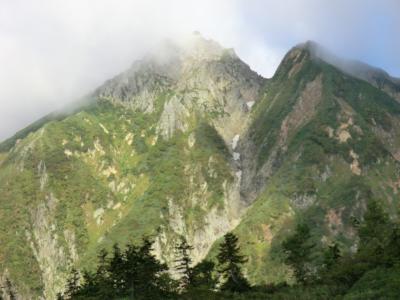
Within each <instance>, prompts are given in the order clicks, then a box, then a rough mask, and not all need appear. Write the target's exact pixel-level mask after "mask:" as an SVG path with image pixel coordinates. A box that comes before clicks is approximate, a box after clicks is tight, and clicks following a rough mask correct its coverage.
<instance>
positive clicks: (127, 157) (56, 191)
mask: <svg viewBox="0 0 400 300" xmlns="http://www.w3.org/2000/svg"><path fill="white" fill-rule="evenodd" d="M166 96H167V95H166V94H160V96H159V98H158V99H157V101H156V103H157V107H156V110H155V112H154V113H152V114H142V113H138V112H133V111H130V110H127V109H125V108H123V107H119V106H113V105H111V104H110V103H109V102H108V101H99V102H98V103H97V104H92V105H91V106H88V107H86V108H85V109H83V110H82V111H80V112H79V113H76V114H74V115H72V116H69V117H67V118H65V119H63V120H53V121H50V122H48V123H46V125H44V127H42V129H40V130H39V131H36V132H32V133H30V134H28V135H27V137H26V138H25V139H23V140H22V141H21V142H20V143H18V145H17V146H16V147H15V148H12V150H11V151H10V152H9V153H8V154H2V156H1V160H2V161H3V162H2V165H1V169H0V194H1V195H2V199H1V201H0V214H1V216H0V218H1V220H2V222H0V240H1V241H2V247H1V249H0V267H1V269H5V268H7V269H8V270H9V271H10V275H11V279H18V282H21V283H22V284H21V285H22V286H24V287H25V288H26V289H27V290H29V292H27V293H32V294H34V293H37V294H40V290H41V289H42V287H43V286H42V283H41V280H40V271H39V265H38V263H37V262H36V259H35V257H34V256H33V253H32V251H31V249H30V248H29V247H27V246H26V245H27V241H26V235H27V232H32V230H33V228H32V227H33V226H32V223H33V222H34V219H35V217H34V212H35V211H36V210H37V207H38V205H39V204H40V203H43V201H45V199H46V196H48V195H49V194H52V195H53V196H54V197H55V198H56V199H58V203H57V205H56V209H55V210H54V211H53V212H52V213H51V214H50V215H49V216H48V218H49V222H50V224H54V226H55V228H54V234H57V235H58V237H59V238H57V242H58V245H59V246H63V247H64V250H65V251H67V253H68V250H67V249H68V246H67V243H66V241H65V239H64V231H65V230H66V229H69V230H70V231H72V232H75V240H76V245H77V250H78V253H79V254H80V257H81V260H80V261H79V262H78V264H79V265H80V266H83V267H88V268H90V267H91V266H93V264H94V261H95V258H96V252H97V250H98V249H99V248H101V247H106V248H109V247H111V245H112V244H113V243H115V242H119V243H121V244H124V243H126V242H128V241H129V240H138V239H141V238H142V235H152V234H155V233H156V232H157V230H158V229H159V228H160V226H165V225H166V223H167V222H168V220H167V218H168V199H172V200H173V201H174V202H175V203H176V204H178V205H179V206H181V207H182V209H183V211H185V215H184V217H185V221H186V222H187V224H190V225H193V226H200V225H201V222H202V216H203V215H204V214H205V213H206V210H204V203H197V204H196V205H193V204H192V203H189V202H188V201H189V200H188V194H189V193H190V192H193V190H195V189H196V188H198V189H200V186H201V185H202V184H203V183H204V182H207V184H208V194H207V198H206V201H207V204H205V207H208V208H211V207H212V206H215V205H217V206H221V205H223V201H222V200H223V190H222V183H223V181H225V180H231V179H232V176H231V173H230V168H229V161H228V159H229V155H227V151H228V150H227V149H226V147H225V144H224V143H223V141H222V139H221V138H220V137H219V135H218V133H217V132H216V131H215V129H214V128H213V127H211V126H210V125H208V123H207V122H206V121H205V120H204V121H203V120H202V119H201V118H200V117H197V116H196V114H194V115H193V116H192V117H191V120H190V129H189V131H188V132H186V133H179V132H178V133H177V134H176V135H175V136H174V137H173V138H172V139H170V140H168V141H165V140H163V139H161V138H159V139H158V141H157V142H155V141H156V140H155V139H156V132H155V124H156V121H157V120H158V119H159V115H160V113H161V108H162V106H163V104H164V101H165V97H166ZM191 133H193V135H194V136H195V137H196V143H195V146H194V147H193V148H192V149H189V146H188V136H189V134H191ZM211 156H212V157H213V163H212V166H213V169H214V170H215V174H216V176H215V175H212V176H210V173H209V169H208V166H209V160H210V157H211ZM41 161H44V163H45V165H46V171H47V176H48V177H47V184H46V185H45V188H44V190H43V191H41V190H40V175H41V174H39V173H40V172H39V171H38V166H39V164H40V162H41ZM22 163H23V168H22ZM195 171H196V172H197V173H195ZM190 174H192V175H195V178H196V180H195V182H194V186H192V187H191V188H190V189H189V186H190V185H189V183H188V180H189V175H190ZM116 205H117V206H116ZM99 209H103V210H104V212H103V213H102V216H101V217H97V218H95V215H96V211H97V212H99ZM16 212H17V213H16ZM162 216H164V218H162ZM49 230H50V229H49ZM27 265H29V266H31V267H30V268H26V266H27Z"/></svg>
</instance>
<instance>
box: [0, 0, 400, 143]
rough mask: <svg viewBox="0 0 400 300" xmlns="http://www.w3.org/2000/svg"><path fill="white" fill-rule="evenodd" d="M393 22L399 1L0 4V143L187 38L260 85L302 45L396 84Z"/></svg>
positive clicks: (397, 29)
mask: <svg viewBox="0 0 400 300" xmlns="http://www.w3.org/2000/svg"><path fill="white" fill-rule="evenodd" d="M399 12H400V1H399V0H375V1H373V0H335V1H326V0H276V1H272V0H201V1H198V0H196V1H192V0H168V1H166V0H130V1H128V0H68V1H65V0H0V140H3V139H5V138H7V137H9V136H11V135H12V134H14V133H15V132H16V131H17V130H19V129H22V128H23V127H25V126H27V125H29V124H30V123H31V122H33V121H35V120H37V119H38V118H40V117H42V116H44V115H45V114H47V113H49V112H51V111H54V110H57V109H60V108H62V107H63V106H65V105H67V104H68V103H70V102H73V101H76V99H77V98H79V97H80V96H82V95H85V94H87V93H89V92H90V91H92V90H93V89H94V88H96V87H97V86H99V85H100V84H101V83H102V82H104V81H105V80H106V79H109V78H111V77H113V76H114V75H116V74H118V73H119V72H121V71H123V70H125V69H127V68H129V66H130V65H131V64H132V62H133V61H134V60H136V59H139V58H140V57H142V56H143V55H144V54H145V53H146V52H147V51H149V50H151V49H152V48H153V49H154V47H155V45H157V44H158V43H159V42H160V41H161V40H164V39H166V38H172V39H179V38H182V37H183V36H187V35H188V34H191V33H192V32H193V31H199V32H201V34H202V35H203V36H204V37H206V38H212V39H214V40H216V41H218V42H219V43H220V44H221V45H222V46H224V47H229V48H234V49H235V51H236V53H237V54H238V55H239V56H240V57H241V58H242V59H243V60H244V61H245V62H246V63H248V64H249V65H250V67H251V68H252V69H253V70H255V71H257V72H258V73H259V74H261V75H263V76H265V77H271V76H272V75H273V73H274V71H275V70H276V68H277V66H278V64H279V62H280V61H281V59H282V58H283V56H284V54H285V53H286V52H287V51H288V50H289V49H290V48H291V47H293V46H294V45H296V44H298V43H301V42H304V41H307V40H314V41H316V42H318V43H320V44H322V45H324V46H325V47H326V48H328V49H330V50H331V51H332V52H333V53H335V54H337V55H339V56H343V57H346V58H351V59H358V60H361V61H364V62H366V63H368V64H371V65H374V66H377V67H380V68H382V69H384V70H386V71H387V72H389V74H391V75H393V76H397V77H400V38H399V37H400V15H399Z"/></svg>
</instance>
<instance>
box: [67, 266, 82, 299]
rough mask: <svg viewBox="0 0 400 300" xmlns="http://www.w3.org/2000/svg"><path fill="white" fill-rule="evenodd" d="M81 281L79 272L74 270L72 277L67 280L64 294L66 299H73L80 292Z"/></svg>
mask: <svg viewBox="0 0 400 300" xmlns="http://www.w3.org/2000/svg"><path fill="white" fill-rule="evenodd" d="M79 280H80V276H79V272H78V271H77V270H76V269H75V268H72V270H71V275H70V277H69V278H68V280H67V286H66V291H65V294H64V296H65V298H66V299H73V297H74V296H75V295H76V294H77V293H78V292H79V290H80V287H79Z"/></svg>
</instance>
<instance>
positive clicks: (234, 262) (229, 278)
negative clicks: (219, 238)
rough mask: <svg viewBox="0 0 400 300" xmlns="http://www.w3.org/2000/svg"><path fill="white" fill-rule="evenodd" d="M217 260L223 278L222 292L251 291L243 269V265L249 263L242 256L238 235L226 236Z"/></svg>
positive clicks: (228, 234)
mask: <svg viewBox="0 0 400 300" xmlns="http://www.w3.org/2000/svg"><path fill="white" fill-rule="evenodd" d="M217 258H218V263H219V272H220V274H221V276H222V286H221V290H223V291H230V292H245V291H247V290H249V289H250V284H249V282H248V281H247V279H246V278H245V277H244V275H243V273H242V269H241V265H242V264H244V263H245V262H247V259H246V258H245V257H244V256H243V255H241V254H240V247H239V240H238V238H237V236H236V235H234V234H233V233H227V234H225V236H224V241H223V242H222V243H221V245H220V247H219V253H218V256H217Z"/></svg>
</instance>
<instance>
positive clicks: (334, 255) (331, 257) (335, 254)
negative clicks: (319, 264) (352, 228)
mask: <svg viewBox="0 0 400 300" xmlns="http://www.w3.org/2000/svg"><path fill="white" fill-rule="evenodd" d="M324 254H325V255H324V268H325V270H326V271H329V270H331V268H332V267H333V266H334V265H335V264H336V263H337V262H338V260H339V258H340V257H341V254H340V249H339V245H338V244H337V243H333V244H332V245H329V246H328V249H327V250H326V251H325V253H324Z"/></svg>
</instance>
